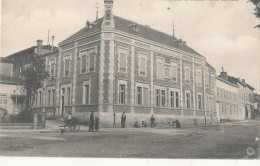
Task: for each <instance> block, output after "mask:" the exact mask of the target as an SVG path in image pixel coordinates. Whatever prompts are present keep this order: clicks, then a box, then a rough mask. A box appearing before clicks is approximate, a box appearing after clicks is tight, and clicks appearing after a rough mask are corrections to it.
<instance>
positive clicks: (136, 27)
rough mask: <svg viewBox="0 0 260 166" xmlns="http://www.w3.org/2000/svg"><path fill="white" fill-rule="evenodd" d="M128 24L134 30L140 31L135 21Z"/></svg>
mask: <svg viewBox="0 0 260 166" xmlns="http://www.w3.org/2000/svg"><path fill="white" fill-rule="evenodd" d="M128 26H129V27H131V29H132V30H134V31H138V24H137V23H133V24H130V25H128Z"/></svg>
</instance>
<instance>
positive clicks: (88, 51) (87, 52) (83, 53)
mask: <svg viewBox="0 0 260 166" xmlns="http://www.w3.org/2000/svg"><path fill="white" fill-rule="evenodd" d="M92 50H93V52H91V51H92ZM92 54H94V69H93V71H90V55H92ZM83 56H86V70H85V72H82V67H83V66H82V64H83V63H82V57H83ZM79 57H80V69H79V70H80V71H79V73H80V74H85V73H91V72H96V60H97V47H96V46H95V47H89V48H87V49H84V50H80V51H79Z"/></svg>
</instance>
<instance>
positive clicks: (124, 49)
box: [118, 47, 129, 73]
mask: <svg viewBox="0 0 260 166" xmlns="http://www.w3.org/2000/svg"><path fill="white" fill-rule="evenodd" d="M128 53H129V49H128V48H124V47H118V72H121V73H127V58H128ZM121 54H125V56H126V57H125V71H121V63H120V62H121Z"/></svg>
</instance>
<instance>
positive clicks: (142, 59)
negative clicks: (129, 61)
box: [139, 53, 147, 76]
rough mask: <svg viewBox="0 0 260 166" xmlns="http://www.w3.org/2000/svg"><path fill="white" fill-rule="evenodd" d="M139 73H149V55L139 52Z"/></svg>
mask: <svg viewBox="0 0 260 166" xmlns="http://www.w3.org/2000/svg"><path fill="white" fill-rule="evenodd" d="M139 74H140V75H143V76H145V75H146V74H147V55H146V54H143V53H139Z"/></svg>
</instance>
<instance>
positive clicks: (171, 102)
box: [170, 91, 174, 108]
mask: <svg viewBox="0 0 260 166" xmlns="http://www.w3.org/2000/svg"><path fill="white" fill-rule="evenodd" d="M170 106H171V107H172V108H173V107H174V92H173V91H170Z"/></svg>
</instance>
